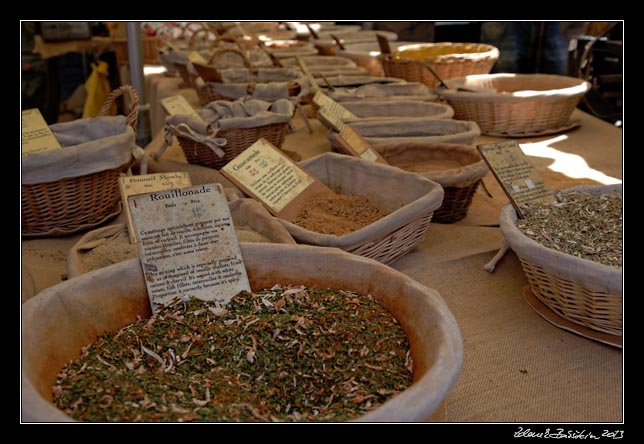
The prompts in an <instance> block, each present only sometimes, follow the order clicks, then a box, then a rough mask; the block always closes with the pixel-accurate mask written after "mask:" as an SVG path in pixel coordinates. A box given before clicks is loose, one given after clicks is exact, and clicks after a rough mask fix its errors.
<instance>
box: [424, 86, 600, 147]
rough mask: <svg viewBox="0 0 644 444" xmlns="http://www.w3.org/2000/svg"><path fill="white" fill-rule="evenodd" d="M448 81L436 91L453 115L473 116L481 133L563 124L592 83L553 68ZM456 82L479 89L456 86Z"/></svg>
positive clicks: (545, 129) (525, 132) (546, 130)
mask: <svg viewBox="0 0 644 444" xmlns="http://www.w3.org/2000/svg"><path fill="white" fill-rule="evenodd" d="M447 83H448V84H449V86H450V89H445V88H442V87H439V88H437V91H438V93H439V94H440V95H441V96H442V97H443V98H444V99H445V100H447V103H449V104H450V106H451V107H452V108H454V118H456V119H462V120H473V121H475V122H476V123H478V124H479V127H480V128H481V132H482V133H483V134H487V135H490V136H501V137H505V136H511V137H520V136H538V135H541V134H550V133H555V132H558V131H561V130H562V129H565V128H566V127H567V126H568V125H569V120H570V115H571V114H572V112H573V111H574V109H575V107H576V106H577V104H578V103H579V101H580V100H581V98H582V97H583V96H584V94H586V92H587V91H588V90H589V89H590V83H588V82H587V81H585V80H583V79H579V78H576V77H567V76H558V75H553V74H487V75H475V76H466V77H459V78H455V79H452V80H450V81H449V82H447ZM459 86H464V87H473V88H478V89H481V91H480V92H468V91H459V90H458V87H459ZM485 89H491V92H489V91H485ZM494 90H496V92H494Z"/></svg>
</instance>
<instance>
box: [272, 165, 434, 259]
mask: <svg viewBox="0 0 644 444" xmlns="http://www.w3.org/2000/svg"><path fill="white" fill-rule="evenodd" d="M300 166H302V168H304V169H305V170H306V171H308V172H309V173H310V174H312V175H313V176H315V177H316V178H318V179H319V180H321V181H322V182H324V183H325V184H326V185H327V186H328V187H329V188H331V189H332V190H333V191H335V192H338V193H342V194H348V195H359V196H365V197H367V198H368V199H369V201H370V202H371V203H372V204H373V205H375V206H376V207H377V208H380V209H383V210H385V211H386V212H387V213H388V214H387V215H386V216H384V217H383V218H381V219H379V220H377V221H376V222H374V223H372V224H370V225H367V226H366V227H363V228H361V229H359V230H357V231H354V232H352V233H349V234H345V235H342V236H335V235H331V234H321V233H316V232H314V231H311V230H308V229H306V228H303V227H300V226H298V225H295V224H293V223H291V222H288V221H286V220H284V219H278V220H280V222H282V224H284V226H285V227H286V229H287V230H288V231H289V233H291V235H292V236H293V238H294V239H295V240H296V241H297V242H298V243H304V244H310V245H318V246H325V247H337V248H340V249H342V250H345V251H348V252H350V253H353V254H357V255H360V256H364V257H369V258H372V259H376V260H377V261H379V262H382V263H384V264H389V263H392V262H393V261H395V260H396V259H398V258H400V257H402V256H404V255H405V254H407V253H408V252H410V251H411V250H413V249H414V248H415V247H416V246H417V245H418V244H419V243H420V242H422V241H423V240H424V239H425V233H426V231H427V229H428V228H429V224H430V222H431V220H432V216H433V212H434V211H435V210H436V209H438V208H439V207H440V206H441V203H442V201H443V189H442V188H441V186H440V185H439V184H437V183H436V182H433V181H431V180H429V179H426V178H424V177H421V176H419V175H416V174H413V173H408V172H405V171H402V170H400V169H398V168H395V167H391V166H388V165H382V164H377V163H375V162H368V161H364V160H361V159H358V158H354V157H349V156H344V155H341V154H336V153H324V154H320V155H318V156H315V157H313V158H311V159H307V160H304V161H302V162H300Z"/></svg>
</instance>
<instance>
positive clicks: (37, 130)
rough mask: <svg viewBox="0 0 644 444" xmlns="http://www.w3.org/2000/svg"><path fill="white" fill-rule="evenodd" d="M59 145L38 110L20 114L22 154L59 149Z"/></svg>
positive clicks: (27, 110)
mask: <svg viewBox="0 0 644 444" xmlns="http://www.w3.org/2000/svg"><path fill="white" fill-rule="evenodd" d="M60 148H61V146H60V143H59V142H58V140H57V139H56V136H54V133H52V132H51V129H50V128H49V125H47V122H45V119H44V118H43V116H42V114H41V113H40V110H39V109H38V108H33V109H26V110H24V111H23V112H22V154H28V153H38V152H40V151H48V150H56V149H60Z"/></svg>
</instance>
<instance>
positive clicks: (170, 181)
mask: <svg viewBox="0 0 644 444" xmlns="http://www.w3.org/2000/svg"><path fill="white" fill-rule="evenodd" d="M189 186H192V181H191V180H190V174H188V173H185V172H176V173H157V174H144V175H142V176H121V177H119V190H120V192H121V200H122V202H123V207H125V214H126V217H127V230H128V233H129V235H130V243H132V244H134V243H136V236H134V227H133V226H132V215H131V214H130V207H129V206H128V205H127V198H128V197H129V196H133V195H135V194H143V193H149V192H152V191H163V190H171V189H173V188H185V187H189Z"/></svg>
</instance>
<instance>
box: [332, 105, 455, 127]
mask: <svg viewBox="0 0 644 444" xmlns="http://www.w3.org/2000/svg"><path fill="white" fill-rule="evenodd" d="M342 106H343V107H345V108H346V109H347V110H349V111H350V112H352V113H353V114H354V115H355V116H356V117H357V119H346V118H345V119H342V120H343V121H344V122H345V123H353V122H370V121H383V120H395V119H400V118H414V117H419V118H420V117H422V118H429V119H451V118H452V117H453V116H454V110H453V109H452V108H451V107H450V106H449V105H445V104H443V103H435V102H427V101H422V100H400V101H395V100H383V101H379V100H373V101H362V100H358V101H354V102H350V101H348V102H342Z"/></svg>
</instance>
